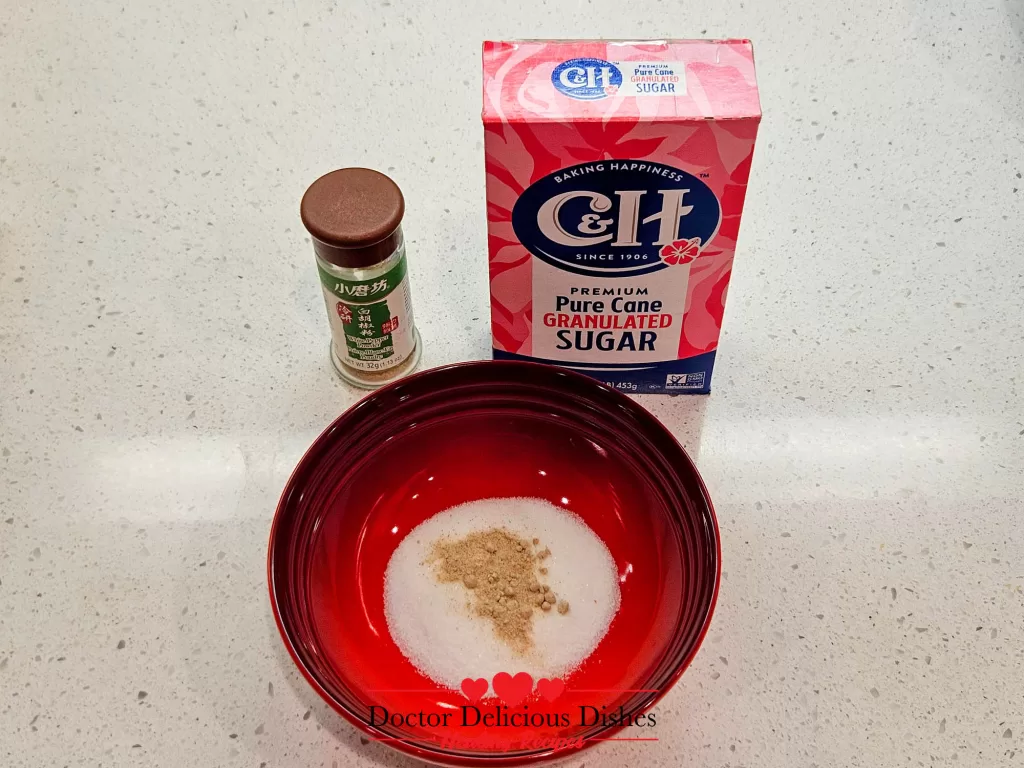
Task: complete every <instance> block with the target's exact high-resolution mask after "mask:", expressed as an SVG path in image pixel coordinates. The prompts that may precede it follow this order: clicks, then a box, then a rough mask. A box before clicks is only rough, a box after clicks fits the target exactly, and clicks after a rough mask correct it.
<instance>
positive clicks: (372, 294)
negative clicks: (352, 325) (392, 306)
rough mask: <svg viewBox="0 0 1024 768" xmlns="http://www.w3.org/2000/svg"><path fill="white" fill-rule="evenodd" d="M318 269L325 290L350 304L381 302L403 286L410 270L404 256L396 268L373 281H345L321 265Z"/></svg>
mask: <svg viewBox="0 0 1024 768" xmlns="http://www.w3.org/2000/svg"><path fill="white" fill-rule="evenodd" d="M317 269H318V270H320V282H321V283H323V286H324V289H325V290H328V291H330V292H331V293H333V294H334V295H335V296H337V297H338V298H339V299H342V300H344V301H346V302H348V303H349V304H352V303H355V304H368V303H370V302H374V301H380V300H381V299H383V298H384V297H385V296H387V295H388V294H389V293H391V292H392V291H393V290H395V289H396V288H397V287H398V286H399V285H401V283H402V281H403V280H404V279H405V275H406V272H408V270H409V268H408V264H407V262H406V260H405V255H404V254H403V255H402V258H401V259H399V261H398V263H397V264H395V266H393V267H392V268H391V269H389V270H388V271H387V272H385V273H384V274H383V275H381V276H380V277H375V278H373V279H372V280H344V279H342V278H340V277H335V276H334V275H332V274H331V273H330V272H328V271H327V270H325V269H324V268H323V267H321V266H320V265H319V264H317Z"/></svg>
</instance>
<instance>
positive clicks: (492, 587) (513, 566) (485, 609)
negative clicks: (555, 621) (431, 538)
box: [429, 528, 569, 653]
mask: <svg viewBox="0 0 1024 768" xmlns="http://www.w3.org/2000/svg"><path fill="white" fill-rule="evenodd" d="M539 543H540V541H539V540H538V539H536V538H535V539H534V540H533V545H532V546H531V544H530V542H529V541H527V540H525V539H521V538H519V537H518V536H516V535H515V534H512V533H510V532H508V531H507V530H505V529H503V528H492V529H490V530H487V531H481V532H476V533H472V534H470V535H468V536H466V537H464V538H461V539H458V540H451V539H440V540H438V541H436V542H434V546H433V549H432V551H431V558H430V561H429V562H436V563H437V565H438V568H437V578H438V580H439V581H441V582H442V583H450V582H461V583H462V585H463V586H464V587H466V589H467V590H469V592H470V595H471V603H470V607H471V609H472V610H473V612H474V613H475V614H476V615H477V616H481V617H483V618H486V619H489V620H490V621H491V622H492V623H493V624H494V631H495V633H496V635H497V636H498V638H499V639H501V640H502V641H503V642H505V643H506V644H507V645H508V646H509V647H511V648H512V649H513V650H514V651H516V652H518V653H525V652H526V651H528V650H529V649H530V648H531V647H532V646H533V619H534V610H535V609H536V608H540V609H541V610H542V611H544V612H548V611H550V610H551V609H552V608H554V607H555V606H556V605H557V606H558V613H560V614H561V615H563V616H564V615H565V614H566V613H568V611H569V603H568V602H567V601H565V600H562V601H560V602H559V601H558V598H557V597H556V595H555V593H554V591H553V590H552V589H551V588H550V587H549V586H548V585H547V584H542V583H541V582H540V580H539V579H538V578H537V571H538V567H537V566H538V563H539V561H540V560H541V559H542V556H543V557H544V558H546V557H549V556H550V555H551V550H549V549H548V548H547V547H545V548H544V550H543V552H539V553H534V547H536V546H537V545H538V544H539ZM562 606H564V610H563V607H562Z"/></svg>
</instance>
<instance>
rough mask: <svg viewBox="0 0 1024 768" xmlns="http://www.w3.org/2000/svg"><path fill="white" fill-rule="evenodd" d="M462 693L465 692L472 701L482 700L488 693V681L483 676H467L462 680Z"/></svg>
mask: <svg viewBox="0 0 1024 768" xmlns="http://www.w3.org/2000/svg"><path fill="white" fill-rule="evenodd" d="M461 688H462V693H463V694H465V696H466V698H467V699H469V700H470V701H480V699H482V698H483V697H484V695H485V694H486V693H487V681H486V680H484V679H483V678H482V677H480V678H477V679H476V680H474V679H473V678H471V677H467V678H466V679H465V680H463V681H462V686H461Z"/></svg>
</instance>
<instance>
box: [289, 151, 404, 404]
mask: <svg viewBox="0 0 1024 768" xmlns="http://www.w3.org/2000/svg"><path fill="white" fill-rule="evenodd" d="M301 213H302V223H303V224H304V225H305V226H306V229H308V230H309V233H310V235H312V238H313V250H314V252H315V253H316V260H317V267H318V270H319V273H320V282H321V285H322V286H323V292H324V299H325V300H326V302H327V315H328V319H329V321H330V325H331V337H332V341H331V360H332V362H333V363H334V367H335V369H337V371H338V373H339V374H340V375H341V377H342V378H344V379H345V380H346V381H348V382H349V383H351V384H354V385H356V386H359V387H364V388H374V387H379V386H381V385H382V384H386V383H387V382H389V381H392V380H394V379H397V378H399V377H400V376H403V375H405V374H406V373H409V372H410V371H411V370H412V369H413V368H414V367H415V365H416V362H417V360H418V359H419V355H420V340H419V334H418V333H417V332H416V326H415V324H414V322H413V315H412V301H411V294H410V291H409V279H408V275H407V272H408V268H407V265H406V258H405V241H404V238H403V236H402V226H401V224H402V217H403V215H404V213H405V199H404V198H403V197H402V192H401V190H399V188H398V186H397V185H396V184H395V182H393V181H392V180H391V179H389V178H388V177H387V176H385V175H384V174H382V173H378V172H377V171H373V170H370V169H369V168H342V169H340V170H337V171H332V172H331V173H328V174H326V175H325V176H321V177H320V178H319V179H317V180H316V181H315V182H313V184H312V185H311V186H310V187H309V189H308V190H306V194H305V195H304V196H303V198H302V205H301Z"/></svg>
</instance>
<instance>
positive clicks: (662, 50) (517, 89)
mask: <svg viewBox="0 0 1024 768" xmlns="http://www.w3.org/2000/svg"><path fill="white" fill-rule="evenodd" d="M483 59H484V109H483V119H484V121H485V122H519V121H530V122H535V121H543V120H554V121H577V120H602V121H609V120H619V119H625V120H637V119H641V120H645V121H654V120H663V119H664V120H688V119H692V120H707V119H711V120H735V119H747V120H749V119H757V118H759V117H760V116H761V105H760V102H759V100H758V94H757V81H756V79H755V76H754V53H753V49H752V47H751V44H750V41H749V40H651V41H612V40H600V41H568V40H520V41H511V42H485V43H484V47H483Z"/></svg>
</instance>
